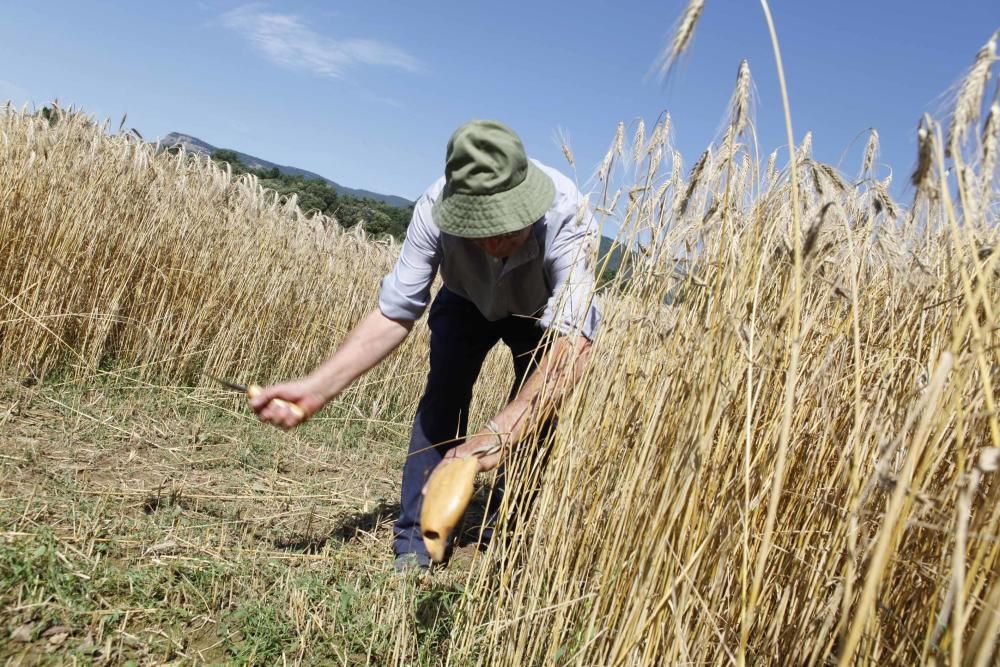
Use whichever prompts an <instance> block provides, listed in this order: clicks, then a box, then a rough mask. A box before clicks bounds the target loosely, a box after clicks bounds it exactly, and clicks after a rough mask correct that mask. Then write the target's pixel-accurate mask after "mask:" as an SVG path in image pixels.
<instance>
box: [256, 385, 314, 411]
mask: <svg viewBox="0 0 1000 667" xmlns="http://www.w3.org/2000/svg"><path fill="white" fill-rule="evenodd" d="M261 391H262V389H261V388H260V386H258V385H255V384H252V385H250V386H249V387H247V398H253V397H254V396H256V395H257V394H259V393H260V392H261ZM271 402H272V403H274V404H276V405H280V406H283V407H286V408H288V409H289V410H291V411H292V414H294V415H295V416H296V417H298V418H299V419H305V418H306V411H305V410H303V409H302V408H301V407H299V404H298V403H292V402H291V401H286V400H284V399H281V398H272V399H271Z"/></svg>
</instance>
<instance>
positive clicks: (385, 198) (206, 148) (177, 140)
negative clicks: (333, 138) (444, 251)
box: [160, 132, 413, 208]
mask: <svg viewBox="0 0 1000 667" xmlns="http://www.w3.org/2000/svg"><path fill="white" fill-rule="evenodd" d="M160 145H161V146H163V147H164V148H170V147H171V146H178V145H179V146H183V147H184V150H186V151H187V152H189V153H199V154H201V155H208V156H210V155H212V153H214V152H215V151H217V150H219V149H218V147H216V146H213V145H212V144H210V143H207V142H205V141H202V140H201V139H199V138H198V137H192V136H191V135H190V134H181V133H180V132H171V133H170V134H168V135H167V136H165V137H163V138H162V139H160ZM233 152H234V153H236V155H237V156H239V158H240V162H242V163H243V164H245V165H246V166H248V167H250V168H251V169H274V168H276V169H277V170H278V171H279V172H281V173H282V174H288V175H291V176H304V177H305V178H315V179H319V180H321V181H324V182H326V183H329V184H330V186H331V187H333V188H334V189H335V190H336V191H337V192H338V193H340V194H345V195H350V196H352V197H358V198H361V199H374V200H375V201H380V202H384V203H386V204H388V205H389V206H396V207H398V208H407V207H408V206H410V205H412V204H413V202H411V201H410V200H408V199H404V198H403V197H397V196H395V195H383V194H380V193H378V192H371V191H369V190H356V189H354V188H348V187H345V186H343V185H341V184H339V183H336V182H334V181H331V180H330V179H329V178H325V177H323V176H320V175H319V174H316V173H313V172H311V171H306V170H305V169H299V168H298V167H288V166H286V165H283V164H275V163H274V162H269V161H267V160H264V159H261V158H259V157H255V156H253V155H249V154H247V153H241V152H240V151H235V150H234V151H233Z"/></svg>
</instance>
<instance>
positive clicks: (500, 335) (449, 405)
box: [393, 287, 545, 555]
mask: <svg viewBox="0 0 1000 667" xmlns="http://www.w3.org/2000/svg"><path fill="white" fill-rule="evenodd" d="M428 325H429V326H430V330H431V364H430V366H431V367H430V372H429V373H428V375H427V387H426V388H425V389H424V395H423V398H421V399H420V403H419V404H418V406H417V414H416V417H415V418H414V420H413V430H412V432H411V434H410V448H409V454H408V455H407V457H406V464H405V465H404V466H403V491H402V498H401V501H400V506H401V510H400V515H399V519H398V520H397V521H396V525H395V527H394V534H395V543H394V545H393V546H394V548H395V551H396V554H397V555H398V554H405V553H411V552H412V553H418V554H424V555H426V554H427V550H426V549H425V547H424V542H423V539H422V537H421V535H420V508H421V504H422V497H421V495H420V490H421V489H422V488H423V486H424V483H425V482H426V481H427V477H428V476H429V475H430V473H431V471H432V470H433V469H434V467H435V466H436V465H437V464H438V462H439V461H441V459H442V457H443V456H444V455H445V453H446V452H447V451H448V450H449V449H451V448H452V447H455V446H456V445H459V444H461V443H462V441H463V439H464V438H465V434H466V429H467V428H468V419H469V403H470V402H471V401H472V385H473V384H474V383H475V381H476V378H478V377H479V371H480V369H481V368H482V366H483V360H484V359H486V355H487V353H488V352H489V351H490V350H491V349H493V346H494V345H496V344H497V343H498V342H499V341H501V340H502V341H503V342H504V343H505V344H506V345H507V347H508V348H510V351H511V355H512V356H513V360H514V375H515V379H514V386H513V387H512V388H511V393H510V396H511V398H513V396H514V395H515V394H516V393H517V390H518V389H519V388H520V386H521V383H522V381H523V380H524V378H525V377H527V376H528V375H529V374H530V372H531V371H532V370H533V369H534V368H535V367H536V366H537V365H538V362H539V361H540V359H541V356H542V354H543V353H544V350H543V349H542V348H541V345H540V344H541V342H542V336H543V335H544V333H545V331H544V330H543V329H542V328H541V327H539V326H538V323H537V320H536V319H535V318H531V317H517V316H510V317H507V318H505V319H502V320H499V321H497V322H490V321H488V320H487V319H486V318H484V317H483V316H482V314H481V313H480V312H479V309H478V308H476V306H475V305H474V304H473V303H472V302H470V301H468V300H467V299H464V298H462V297H460V296H458V295H457V294H455V293H453V292H450V291H448V289H447V288H446V287H442V288H441V290H440V291H439V292H438V294H437V297H436V298H435V299H434V302H433V303H432V304H431V311H430V315H429V317H428ZM497 487H498V488H494V492H493V498H492V500H491V502H490V507H489V508H487V514H488V515H491V514H493V513H494V512H495V510H496V507H498V506H499V497H500V494H501V493H502V484H500V483H499V482H498V484H497ZM487 520H488V521H489V520H490V517H489V516H488V518H487Z"/></svg>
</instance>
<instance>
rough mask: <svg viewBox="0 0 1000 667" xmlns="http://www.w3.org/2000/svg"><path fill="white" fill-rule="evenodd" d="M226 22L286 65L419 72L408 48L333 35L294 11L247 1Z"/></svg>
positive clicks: (328, 70) (338, 72) (328, 71)
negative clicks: (281, 11) (283, 11)
mask: <svg viewBox="0 0 1000 667" xmlns="http://www.w3.org/2000/svg"><path fill="white" fill-rule="evenodd" d="M222 22H223V24H224V25H225V26H226V27H227V28H229V29H231V30H234V31H235V32H237V33H238V34H240V35H241V36H243V37H244V38H246V39H247V40H249V41H250V43H251V44H252V45H253V46H254V48H256V49H257V50H258V51H260V52H261V53H262V54H263V55H264V56H265V57H266V58H268V59H269V60H271V61H272V62H275V63H277V64H279V65H282V66H284V67H289V68H292V69H301V70H306V71H309V72H312V73H314V74H320V75H323V76H332V77H341V76H343V75H344V74H345V72H346V71H347V70H348V69H350V68H351V67H357V66H361V65H376V66H382V67H395V68H399V69H404V70H408V71H411V72H416V71H419V70H420V62H419V61H418V60H417V59H416V58H414V57H413V56H411V55H410V54H408V53H406V52H405V51H403V50H401V49H398V48H396V47H395V46H392V45H391V44H387V43H385V42H380V41H377V40H373V39H331V38H329V37H324V36H323V35H321V34H320V33H318V32H316V31H315V30H313V29H311V28H310V27H308V26H307V25H306V24H305V22H304V21H303V20H302V19H301V18H300V17H298V16H296V15H294V14H278V13H275V12H269V11H267V10H265V9H264V7H262V6H261V5H258V4H250V5H244V6H242V7H239V8H237V9H234V10H232V11H229V12H226V13H225V14H223V16H222Z"/></svg>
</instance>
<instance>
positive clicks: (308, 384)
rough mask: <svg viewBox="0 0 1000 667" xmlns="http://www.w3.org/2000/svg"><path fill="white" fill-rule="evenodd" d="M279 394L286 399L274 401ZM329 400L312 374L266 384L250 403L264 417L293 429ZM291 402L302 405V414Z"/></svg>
mask: <svg viewBox="0 0 1000 667" xmlns="http://www.w3.org/2000/svg"><path fill="white" fill-rule="evenodd" d="M276 398H278V399H281V400H282V401H286V403H281V402H279V401H275V400H274V399H276ZM326 402H327V398H326V397H325V396H324V395H323V393H322V392H321V391H320V390H319V388H318V387H317V385H316V383H315V382H314V381H313V380H311V379H310V378H302V379H299V380H292V381H290V382H282V383H280V384H273V385H271V386H270V387H264V388H263V389H261V390H260V393H258V394H257V395H256V396H254V397H253V398H251V399H250V407H251V408H253V411H254V412H256V413H257V416H258V417H259V418H260V420H261V421H263V422H267V423H269V424H274V425H275V426H278V427H280V428H283V429H290V428H295V427H296V426H298V425H299V424H301V423H303V422H304V421H306V420H307V419H309V418H310V417H312V416H313V415H314V414H316V413H317V412H318V411H319V409H320V408H322V407H323V406H324V405H326ZM288 403H294V404H295V405H297V406H299V407H300V408H301V409H302V413H303V414H297V413H296V412H295V411H294V410H292V409H291V407H290V406H289V405H288Z"/></svg>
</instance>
